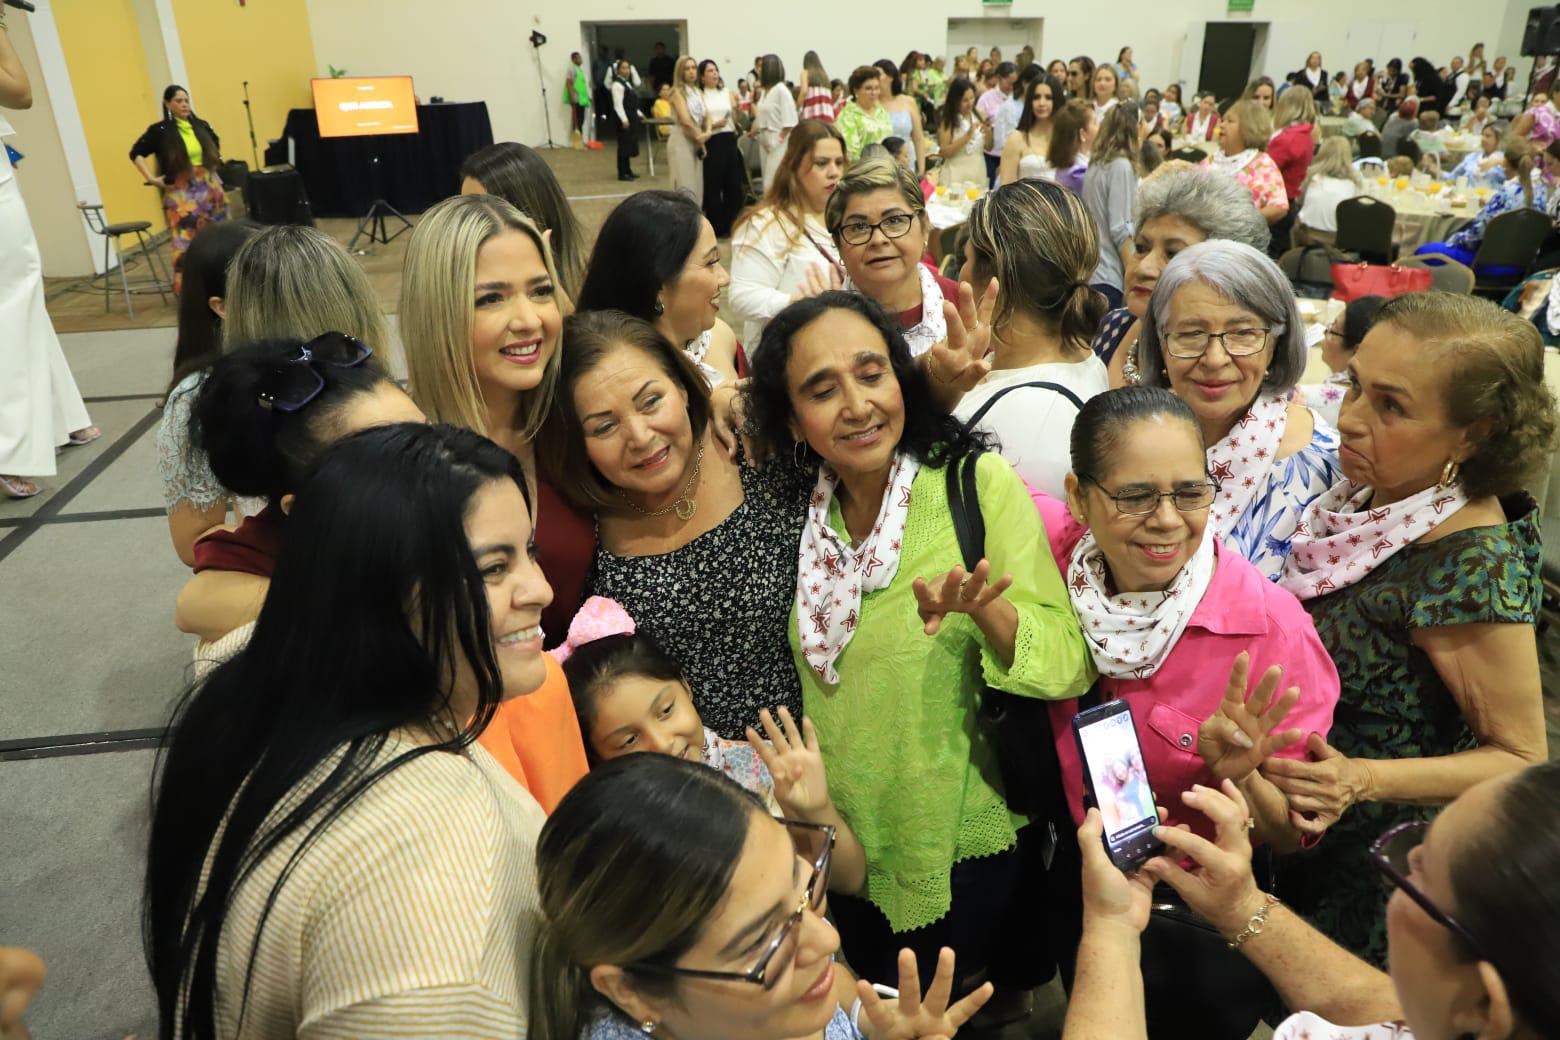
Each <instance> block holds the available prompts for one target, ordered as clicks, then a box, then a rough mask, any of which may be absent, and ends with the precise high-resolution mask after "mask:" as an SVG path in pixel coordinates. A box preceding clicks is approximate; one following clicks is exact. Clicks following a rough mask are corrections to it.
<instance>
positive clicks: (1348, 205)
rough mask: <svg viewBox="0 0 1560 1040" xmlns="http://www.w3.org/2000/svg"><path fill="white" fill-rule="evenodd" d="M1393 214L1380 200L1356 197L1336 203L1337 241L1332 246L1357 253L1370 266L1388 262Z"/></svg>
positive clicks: (1395, 219)
mask: <svg viewBox="0 0 1560 1040" xmlns="http://www.w3.org/2000/svg"><path fill="white" fill-rule="evenodd" d="M1395 223H1397V211H1396V210H1394V209H1393V208H1392V207H1391V206H1390V205H1388V204H1387V203H1385V202H1382V201H1381V200H1380V199H1373V198H1371V197H1370V196H1369V195H1358V196H1355V197H1354V198H1352V199H1344V200H1343V201H1342V202H1340V203H1338V238H1337V240H1336V242H1335V243H1334V244H1335V245H1336V246H1337V248H1339V249H1342V250H1345V251H1346V252H1351V253H1358V254H1359V255H1360V259H1362V260H1367V261H1369V262H1371V263H1378V264H1390V263H1391V262H1392V254H1393V246H1392V227H1393V225H1394V224H1395Z"/></svg>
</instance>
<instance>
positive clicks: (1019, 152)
mask: <svg viewBox="0 0 1560 1040" xmlns="http://www.w3.org/2000/svg"><path fill="white" fill-rule="evenodd" d="M1063 96H1064V92H1063V89H1062V84H1061V82H1060V81H1058V80H1057V79H1055V78H1054V77H1051V76H1041V77H1040V78H1039V79H1037V80H1035V81H1034V82H1032V83H1030V85H1029V89H1028V90H1027V91H1026V92H1025V94H1024V102H1023V104H1024V110H1023V113H1022V114H1021V115H1020V116H1019V119H1018V128H1017V129H1016V130H1014V131H1013V132H1012V133H1011V134H1009V135H1008V139H1007V144H1005V145H1003V146H1002V165H1001V166H1000V167H998V173H997V180H998V182H999V183H1001V184H1012V183H1013V182H1014V181H1016V180H1018V179H1019V178H1021V177H1044V176H1045V175H1046V174H1047V173H1049V172H1050V170H1051V163H1050V161H1049V160H1047V159H1046V152H1048V151H1049V150H1050V148H1051V117H1052V116H1053V115H1055V114H1056V105H1057V101H1058V100H1059V99H1060V98H1062V97H1063Z"/></svg>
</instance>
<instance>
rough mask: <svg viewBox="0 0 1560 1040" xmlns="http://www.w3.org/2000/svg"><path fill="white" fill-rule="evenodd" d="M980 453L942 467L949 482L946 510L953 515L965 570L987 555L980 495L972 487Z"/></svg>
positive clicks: (954, 527)
mask: <svg viewBox="0 0 1560 1040" xmlns="http://www.w3.org/2000/svg"><path fill="white" fill-rule="evenodd" d="M978 458H980V453H979V452H976V453H975V454H973V455H966V456H965V457H964V458H962V459H955V460H954V461H952V462H950V463H948V465H947V467H945V469H944V471H943V472H944V476H945V479H946V480H947V483H948V513H949V515H950V516H951V517H952V518H953V533H954V536H955V537H956V538H957V539H958V540H959V555H960V556H962V557H963V558H964V569H965V571H966V572H970V571H974V570H975V568H976V566H977V565H979V563H980V558H981V557H982V556H985V555H986V519H985V517H983V516H982V515H981V512H980V496H979V495H978V494H976V491H975V460H976V459H978Z"/></svg>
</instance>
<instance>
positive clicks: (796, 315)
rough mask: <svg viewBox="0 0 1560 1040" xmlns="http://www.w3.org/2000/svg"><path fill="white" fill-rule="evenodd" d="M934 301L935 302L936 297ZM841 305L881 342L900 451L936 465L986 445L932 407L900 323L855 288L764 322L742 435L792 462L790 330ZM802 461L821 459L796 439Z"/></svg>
mask: <svg viewBox="0 0 1560 1040" xmlns="http://www.w3.org/2000/svg"><path fill="white" fill-rule="evenodd" d="M939 302H940V301H939ZM833 310H847V311H852V312H854V313H855V314H859V315H860V316H861V317H863V318H865V319H866V320H867V321H868V322H869V323H871V325H872V326H873V328H875V329H877V331H878V334H879V335H881V336H882V337H883V341H884V343H885V344H887V346H888V358H889V363H890V365H891V366H892V367H893V370H894V378H895V379H896V380H897V381H898V383H899V392H900V395H901V396H902V397H903V398H904V408H905V428H904V432H903V433H902V434H900V437H899V448H900V450H902V451H907V452H909V453H910V454H911V455H914V456H915V457H916V458H917V459H919V460H920V461H921V462H923V463H926V464H928V465H932V466H942V465H945V464H947V463H949V462H952V461H954V460H956V459H960V458H963V457H964V456H966V455H971V454H974V453H976V452H979V451H985V450H987V449H988V448H989V447H990V442H989V441H988V440H986V439H985V438H984V437H983V436H981V435H978V434H975V433H972V432H971V431H970V430H969V429H968V428H967V427H966V426H965V425H964V424H963V423H961V422H959V421H958V420H957V419H955V418H953V416H951V415H949V414H948V412H947V411H946V410H945V409H943V408H942V407H941V406H940V405H938V404H937V402H936V400H935V399H934V398H933V397H932V390H931V385H930V384H929V383H928V382H927V375H926V372H925V371H924V370H923V369H922V368H921V366H920V365H918V364H916V362H915V360H914V359H913V358H912V357H911V356H910V347H909V345H908V344H906V343H905V335H904V332H903V331H902V330H901V329H900V327H899V323H898V322H897V321H896V320H895V319H894V318H892V317H890V316H889V314H888V313H887V312H886V311H884V310H883V308H882V307H880V306H879V305H878V304H877V302H876V301H875V300H873V299H872V298H870V297H868V296H863V295H861V294H860V293H854V292H845V291H841V290H835V291H831V292H825V293H819V294H818V295H817V296H812V297H809V298H807V299H805V300H798V301H797V302H795V303H793V304H791V305H790V306H789V307H787V308H786V309H785V310H783V311H781V312H780V313H779V314H777V315H775V316H774V318H772V319H771V320H770V322H769V324H768V325H766V326H764V335H763V338H762V339H761V340H760V341H759V346H758V350H757V352H756V353H754V355H753V362H752V364H753V376H752V378H751V379H750V380H749V381H748V384H747V387H746V388H745V390H744V391H743V394H744V397H745V402H746V405H747V409H746V411H747V432H748V434H749V436H751V437H753V439H754V440H755V441H756V442H757V443H758V444H759V445H760V447H761V449H762V450H763V451H767V453H768V454H769V455H770V456H772V457H774V458H777V459H787V460H789V459H794V458H795V457H796V454H797V448H796V445H797V441H796V439H795V438H794V437H792V436H791V417H792V415H793V414H794V413H793V411H792V408H791V392H790V388H789V387H788V385H787V381H786V375H785V369H786V364H787V363H788V362H789V361H790V359H791V343H792V341H793V340H794V339H795V337H796V334H797V333H798V332H800V331H801V330H802V329H804V328H806V327H807V326H808V325H810V324H812V323H813V322H814V321H816V320H817V319H819V318H821V317H823V316H824V315H825V314H827V313H828V312H829V311H833ZM803 448H804V454H805V458H806V464H807V465H808V466H809V467H813V466H817V465H818V464H819V463H821V462H822V461H823V459H822V458H821V457H820V456H819V455H818V454H817V453H816V452H815V451H813V450H812V447H811V446H810V445H807V444H806V443H805V442H803Z"/></svg>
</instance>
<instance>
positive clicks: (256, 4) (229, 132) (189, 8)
mask: <svg viewBox="0 0 1560 1040" xmlns="http://www.w3.org/2000/svg"><path fill="white" fill-rule="evenodd" d="M173 13H174V19H175V21H176V22H177V24H178V28H179V48H180V50H182V51H183V52H184V68H185V70H186V71H187V72H188V73H189V77H190V81H189V83H188V84H186V85H187V86H188V87H189V88H190V99H191V100H192V101H193V102H194V103H195V111H196V112H198V113H200V116H201V118H202V119H204V120H206V121H207V122H208V123H210V124H211V125H212V127H213V129H215V130H216V131H217V134H218V136H220V137H221V138H222V154H223V157H224V158H227V159H242V160H244V161H245V162H247V163H250V164H251V165H253V164H254V162H255V160H254V158H253V157H252V156H251V154H250V148H249V125H248V123H247V122H245V119H244V90H243V81H244V80H248V81H249V100H250V102H251V104H252V105H253V106H254V117H255V139H256V141H258V142H259V147H258V152H259V154H260V162H261V163H262V164H263V163H264V162H265V144H266V142H267V141H268V140H270V139H271V138H273V137H280V136H281V135H282V125H283V123H285V122H286V120H287V110H288V109H290V108H310V107H312V106H313V101H312V100H311V99H310V95H309V79H310V78H311V77H312V76H313V75H314V74H315V66H314V41H313V39H312V38H311V37H310V35H309V9H308V4H307V3H306V2H305V0H250V2H249V3H248V4H246V5H245V6H243V7H240V6H238V4H236V3H233V0H173Z"/></svg>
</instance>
